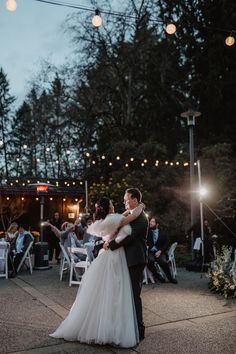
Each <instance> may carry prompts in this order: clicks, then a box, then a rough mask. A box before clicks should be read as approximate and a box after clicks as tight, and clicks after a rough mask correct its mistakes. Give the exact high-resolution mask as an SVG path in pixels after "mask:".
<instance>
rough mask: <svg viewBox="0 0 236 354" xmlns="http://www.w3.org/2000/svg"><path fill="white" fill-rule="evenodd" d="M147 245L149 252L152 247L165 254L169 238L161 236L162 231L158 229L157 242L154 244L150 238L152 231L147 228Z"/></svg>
mask: <svg viewBox="0 0 236 354" xmlns="http://www.w3.org/2000/svg"><path fill="white" fill-rule="evenodd" d="M147 245H148V250H149V252H150V250H151V249H152V247H153V246H156V248H157V250H158V251H161V252H162V253H165V252H166V251H167V249H168V247H169V238H168V237H167V236H166V235H165V234H163V233H162V231H161V230H160V229H159V236H158V239H157V242H156V243H155V244H154V242H153V237H152V229H150V228H149V230H148V236H147Z"/></svg>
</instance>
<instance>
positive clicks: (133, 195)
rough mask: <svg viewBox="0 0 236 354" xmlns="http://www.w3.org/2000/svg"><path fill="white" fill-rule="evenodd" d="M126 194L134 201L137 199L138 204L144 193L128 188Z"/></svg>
mask: <svg viewBox="0 0 236 354" xmlns="http://www.w3.org/2000/svg"><path fill="white" fill-rule="evenodd" d="M125 193H129V194H130V195H131V198H132V199H134V198H137V200H138V202H141V200H142V193H141V192H140V190H139V189H138V188H128V189H126V191H125Z"/></svg>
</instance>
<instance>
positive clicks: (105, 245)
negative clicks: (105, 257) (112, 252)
mask: <svg viewBox="0 0 236 354" xmlns="http://www.w3.org/2000/svg"><path fill="white" fill-rule="evenodd" d="M103 248H104V250H106V251H107V250H109V242H108V241H106V242H104V244H103Z"/></svg>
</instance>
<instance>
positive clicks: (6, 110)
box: [0, 68, 15, 176]
mask: <svg viewBox="0 0 236 354" xmlns="http://www.w3.org/2000/svg"><path fill="white" fill-rule="evenodd" d="M9 91H10V87H9V82H8V80H7V75H6V74H5V73H4V71H3V69H2V68H0V119H1V134H2V140H1V145H2V147H3V155H4V166H5V175H6V176H8V141H9V138H8V134H7V133H8V132H9V120H10V117H9V114H10V111H11V104H12V103H13V102H14V101H15V98H14V97H13V96H11V95H10V92H9Z"/></svg>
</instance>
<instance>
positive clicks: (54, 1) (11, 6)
mask: <svg viewBox="0 0 236 354" xmlns="http://www.w3.org/2000/svg"><path fill="white" fill-rule="evenodd" d="M35 1H38V2H41V3H46V4H51V5H56V6H63V7H68V8H72V9H79V10H82V11H88V12H92V13H94V8H89V7H86V6H82V5H75V4H71V3H66V2H63V1H60V0H35ZM6 8H7V9H8V10H9V11H15V10H16V8H17V3H16V0H7V1H6ZM101 13H102V14H106V15H108V16H114V17H117V18H121V17H123V18H127V19H133V20H137V16H136V15H132V14H127V13H124V12H119V11H111V10H106V9H100V10H98V9H96V10H95V15H94V16H93V18H92V24H93V26H95V27H100V26H101V25H102V23H103V20H102V17H101ZM150 21H151V22H153V23H156V24H163V25H164V24H165V31H166V33H168V34H169V35H172V34H174V33H175V32H176V31H177V28H176V24H174V23H173V22H169V23H166V20H164V21H163V20H160V19H159V20H158V19H156V18H150ZM200 28H207V29H210V30H212V31H215V29H214V28H211V27H209V26H201V27H200ZM218 31H220V32H227V30H225V29H220V28H218ZM234 32H236V31H235V30H233V31H231V33H230V35H229V36H228V37H227V38H226V39H225V44H226V45H227V46H232V45H234V43H235V38H234V36H233V35H232V33H234ZM0 145H1V141H0ZM47 151H49V150H48V149H47Z"/></svg>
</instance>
